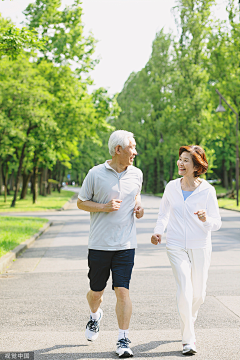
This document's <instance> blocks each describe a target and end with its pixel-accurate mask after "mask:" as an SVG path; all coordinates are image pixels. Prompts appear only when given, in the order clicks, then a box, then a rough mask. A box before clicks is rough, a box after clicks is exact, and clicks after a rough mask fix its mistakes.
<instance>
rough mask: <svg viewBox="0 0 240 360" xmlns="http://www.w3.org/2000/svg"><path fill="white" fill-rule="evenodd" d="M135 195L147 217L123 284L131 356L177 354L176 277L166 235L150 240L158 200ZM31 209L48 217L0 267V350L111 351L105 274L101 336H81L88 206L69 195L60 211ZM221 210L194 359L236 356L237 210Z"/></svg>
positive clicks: (235, 359)
mask: <svg viewBox="0 0 240 360" xmlns="http://www.w3.org/2000/svg"><path fill="white" fill-rule="evenodd" d="M142 198H143V205H144V207H145V216H144V217H143V218H142V219H140V220H137V238H138V249H137V252H136V261H135V267H134V271H133V275H132V280H131V286H130V294H131V299H132V302H133V315H132V319H131V325H130V333H129V338H130V340H131V341H132V343H131V348H132V350H133V352H134V358H135V359H148V358H151V359H158V358H162V359H171V360H172V359H178V358H179V357H183V356H182V354H181V349H182V346H181V334H180V328H179V322H178V315H177V309H176V303H175V291H176V288H175V282H174V278H173V275H172V270H171V267H170V264H169V261H168V258H167V256H166V253H165V244H162V245H159V246H154V245H152V244H151V243H150V237H151V234H152V232H153V228H154V226H155V223H156V219H157V213H158V207H159V204H160V199H159V198H156V197H151V196H143V197H142ZM5 215H6V214H5ZM11 215H13V214H11ZM24 215H25V214H24ZM29 215H31V216H36V215H37V216H41V217H46V218H48V219H49V220H53V221H54V224H53V226H52V227H51V228H50V229H49V230H48V231H47V232H46V233H45V234H43V235H42V236H41V237H40V238H39V239H38V240H37V241H36V242H35V243H34V245H33V246H32V247H31V248H30V249H28V250H27V251H25V252H24V253H23V254H22V256H21V257H19V258H18V259H17V260H16V261H15V262H14V263H13V264H12V266H11V267H9V269H8V271H7V272H6V273H5V274H2V275H1V276H0V324H1V327H0V351H2V352H8V353H10V354H12V353H14V352H28V351H34V354H35V357H34V359H35V360H46V359H49V360H58V359H66V360H68V359H69V360H77V359H117V358H118V357H117V356H116V355H115V346H116V340H117V334H118V326H117V320H116V316H115V294H114V292H113V291H112V290H111V280H109V284H108V286H107V288H106V291H105V295H104V302H103V304H102V309H103V311H104V317H103V320H102V322H101V329H100V335H99V338H98V339H97V341H96V342H94V343H89V342H87V341H86V339H85V337H84V331H85V326H86V323H87V321H88V318H89V309H88V305H87V301H86V293H87V291H88V288H89V285H88V279H87V260H86V259H87V242H88V232H89V214H88V213H86V212H83V211H80V210H78V209H77V207H76V200H74V201H73V202H72V203H71V205H70V208H69V209H67V210H65V211H54V212H53V211H51V212H44V213H31V214H29ZM19 216H23V214H19ZM25 216H26V215H25ZM221 216H222V220H223V226H222V228H221V230H220V231H218V232H215V233H213V234H212V235H213V236H212V239H213V254H212V263H211V267H210V271H209V280H208V288H207V297H206V301H205V303H204V305H202V307H201V309H200V312H199V316H198V319H197V321H196V326H195V328H196V336H197V348H198V354H197V355H196V356H195V359H196V360H200V359H201V360H211V359H212V360H239V359H240V213H238V212H234V211H227V210H221Z"/></svg>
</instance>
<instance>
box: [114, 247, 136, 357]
mask: <svg viewBox="0 0 240 360" xmlns="http://www.w3.org/2000/svg"><path fill="white" fill-rule="evenodd" d="M134 256H135V249H127V250H120V251H116V252H115V254H114V256H113V259H112V268H111V270H112V280H113V290H115V294H116V297H117V304H116V314H117V320H118V325H119V333H118V342H117V350H116V353H117V354H118V355H119V357H120V358H127V357H132V356H133V352H132V350H131V349H130V347H129V344H130V342H131V341H130V340H129V339H128V332H129V324H130V319H131V315H132V302H131V300H130V297H129V283H130V279H131V274H132V269H133V265H134Z"/></svg>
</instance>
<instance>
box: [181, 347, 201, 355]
mask: <svg viewBox="0 0 240 360" xmlns="http://www.w3.org/2000/svg"><path fill="white" fill-rule="evenodd" d="M196 353H197V349H196V345H195V344H184V345H183V351H182V354H183V355H194V354H196Z"/></svg>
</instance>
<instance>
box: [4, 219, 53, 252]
mask: <svg viewBox="0 0 240 360" xmlns="http://www.w3.org/2000/svg"><path fill="white" fill-rule="evenodd" d="M47 221H48V220H47V219H39V218H27V217H21V218H18V217H5V216H1V217H0V257H1V256H3V255H5V254H6V253H7V252H9V251H10V250H12V249H14V248H15V247H16V246H18V245H19V244H21V243H22V242H24V241H25V240H27V239H29V238H30V237H31V236H32V235H34V234H35V233H37V232H38V231H39V229H41V227H42V226H43V225H44V224H45V223H46V222H47Z"/></svg>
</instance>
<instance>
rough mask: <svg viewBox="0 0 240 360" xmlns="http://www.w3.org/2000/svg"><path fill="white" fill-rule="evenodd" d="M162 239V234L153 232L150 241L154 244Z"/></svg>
mask: <svg viewBox="0 0 240 360" xmlns="http://www.w3.org/2000/svg"><path fill="white" fill-rule="evenodd" d="M161 241H162V235H160V234H154V235H152V237H151V243H152V244H154V245H157V244H158V243H159V244H161Z"/></svg>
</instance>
